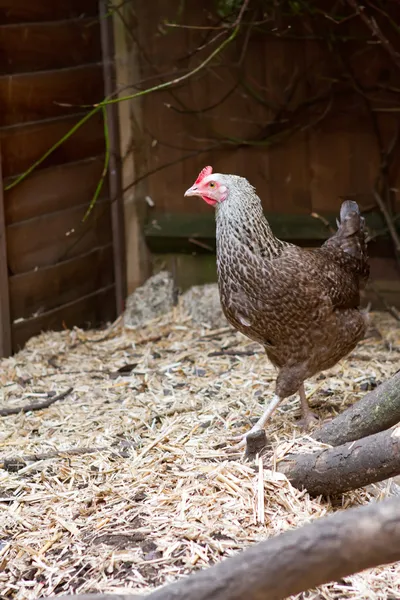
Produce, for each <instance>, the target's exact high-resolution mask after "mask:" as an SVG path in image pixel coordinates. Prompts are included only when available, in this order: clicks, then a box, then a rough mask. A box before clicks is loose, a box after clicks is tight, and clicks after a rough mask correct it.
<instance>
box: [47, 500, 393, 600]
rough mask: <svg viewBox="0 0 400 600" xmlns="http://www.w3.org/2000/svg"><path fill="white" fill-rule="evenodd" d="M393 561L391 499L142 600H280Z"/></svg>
mask: <svg viewBox="0 0 400 600" xmlns="http://www.w3.org/2000/svg"><path fill="white" fill-rule="evenodd" d="M397 560H400V500H399V499H397V498H396V499H391V500H385V501H383V502H379V503H376V504H370V505H368V506H363V507H361V508H360V507H359V508H352V509H349V510H346V511H342V512H338V513H336V514H334V515H331V516H329V517H325V518H323V519H319V520H317V521H314V522H313V523H310V524H307V525H305V526H303V527H301V528H299V529H296V530H294V531H288V532H285V533H283V534H281V535H278V536H276V537H274V538H271V539H269V540H266V541H265V542H261V543H259V544H255V545H253V546H252V547H251V548H249V549H248V550H245V551H244V552H241V553H239V554H237V555H236V556H234V557H232V558H228V559H226V560H223V561H222V562H220V563H219V564H218V565H216V566H213V567H211V568H209V569H204V570H203V571H199V572H198V573H195V574H194V575H190V576H189V577H186V578H184V579H182V580H180V581H178V582H176V583H172V584H170V585H167V586H165V587H163V588H161V589H159V590H156V591H155V592H153V593H151V594H149V595H146V596H145V597H146V600H187V599H188V598H190V600H243V598H246V600H282V599H283V598H287V597H288V596H291V595H293V594H298V593H300V592H303V591H306V590H308V589H310V588H314V587H316V586H319V585H322V584H324V583H328V582H330V581H337V580H338V579H341V578H342V577H346V576H348V575H351V574H354V573H358V572H359V571H362V570H364V569H367V568H370V567H377V566H380V565H385V564H388V563H391V562H394V561H397ZM140 598H144V596H132V595H128V594H126V595H125V594H117V595H114V594H113V595H110V594H85V595H83V596H79V595H78V596H63V600H139V599H140ZM51 600H54V597H53V598H52V599H51Z"/></svg>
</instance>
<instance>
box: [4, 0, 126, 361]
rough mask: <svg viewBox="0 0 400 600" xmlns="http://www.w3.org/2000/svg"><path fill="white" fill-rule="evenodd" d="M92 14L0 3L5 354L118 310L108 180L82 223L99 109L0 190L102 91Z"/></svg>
mask: <svg viewBox="0 0 400 600" xmlns="http://www.w3.org/2000/svg"><path fill="white" fill-rule="evenodd" d="M100 23H101V20H100V19H99V5H98V2H97V0H53V1H52V2H47V1H46V0H35V1H34V2H33V1H32V0H0V57H1V60H0V107H1V110H0V144H1V164H2V176H3V187H4V188H5V191H4V203H2V204H3V206H2V210H3V219H2V221H1V222H0V225H1V226H2V230H1V236H2V240H3V242H4V243H3V245H2V247H0V250H1V251H2V253H1V256H0V260H1V270H0V273H1V274H2V279H1V325H2V348H1V354H3V355H6V354H9V353H10V351H11V350H13V351H15V350H17V349H18V348H20V347H21V346H23V344H24V343H25V341H26V340H27V339H28V338H29V337H31V336H32V335H34V334H37V333H40V331H42V330H45V329H59V328H61V327H72V326H74V325H85V324H88V323H90V324H92V325H94V324H98V323H100V322H104V321H107V320H109V319H112V318H114V317H115V315H116V300H115V295H116V291H115V274H114V271H115V269H114V262H115V252H114V251H113V248H114V247H115V235H116V234H115V232H114V234H115V235H114V236H113V229H112V222H113V215H112V209H111V204H110V197H109V195H110V194H109V187H108V180H107V178H106V180H105V182H104V188H103V190H102V193H101V195H100V198H99V200H98V202H97V203H96V205H95V207H94V209H93V211H92V213H91V214H90V215H89V217H88V219H87V220H86V221H84V222H83V217H84V215H85V212H86V210H87V208H88V206H89V203H90V201H91V199H92V197H93V194H94V191H95V189H96V186H97V184H98V182H99V180H100V178H101V175H102V171H103V166H104V151H105V148H104V124H103V117H102V114H101V111H100V112H99V113H97V114H96V115H95V116H93V117H92V118H91V119H90V120H88V121H87V122H86V123H85V124H84V125H82V126H81V127H80V128H79V129H78V130H77V131H76V133H75V134H74V135H73V136H72V137H70V138H69V139H68V140H67V141H65V143H63V144H62V145H60V146H59V147H58V148H57V149H56V150H55V151H54V152H52V153H51V154H50V155H49V156H48V157H47V158H46V160H45V161H44V162H43V163H41V164H40V165H39V167H38V168H37V169H36V170H35V171H34V172H33V173H32V174H30V175H29V176H28V177H27V178H26V179H24V180H23V181H22V182H21V183H18V184H17V185H16V186H15V187H12V188H10V189H9V190H7V187H8V186H9V185H10V184H12V183H13V182H14V181H15V179H16V178H17V177H18V176H19V175H20V174H21V173H24V172H25V171H26V170H27V169H29V168H30V167H31V166H32V165H33V164H34V163H35V161H37V160H39V159H40V158H41V157H42V156H43V155H44V154H45V153H46V152H47V151H48V150H49V148H51V147H52V146H53V145H54V144H55V143H57V142H58V141H59V140H60V139H61V138H62V137H63V136H64V135H65V134H66V133H67V132H68V131H69V130H70V129H71V127H73V126H74V125H75V124H76V123H77V122H78V121H79V120H80V118H81V117H82V116H84V114H85V112H86V111H87V109H86V108H84V105H91V104H93V103H96V102H98V101H99V100H101V99H102V98H103V97H104V89H105V85H104V77H105V75H107V71H106V68H108V67H109V65H106V66H105V62H104V60H103V54H102V34H101V26H100ZM103 48H104V34H103ZM114 187H115V186H114ZM114 220H115V219H114ZM8 298H9V302H8Z"/></svg>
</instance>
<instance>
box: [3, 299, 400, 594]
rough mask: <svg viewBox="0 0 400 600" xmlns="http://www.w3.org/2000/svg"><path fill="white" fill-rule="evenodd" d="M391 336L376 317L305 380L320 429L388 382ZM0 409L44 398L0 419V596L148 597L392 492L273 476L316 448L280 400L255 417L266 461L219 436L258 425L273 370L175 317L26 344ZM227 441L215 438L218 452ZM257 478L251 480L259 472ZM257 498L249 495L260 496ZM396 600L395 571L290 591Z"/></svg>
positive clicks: (7, 364) (394, 347) (393, 354)
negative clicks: (329, 491)
mask: <svg viewBox="0 0 400 600" xmlns="http://www.w3.org/2000/svg"><path fill="white" fill-rule="evenodd" d="M399 342H400V328H399V325H398V324H397V323H396V321H395V320H394V319H393V318H392V317H390V316H389V315H387V314H374V315H372V327H371V330H370V331H369V333H368V336H367V337H366V339H365V340H364V341H363V342H362V343H360V344H359V346H358V347H357V349H356V350H355V351H354V352H353V353H352V354H351V355H350V356H349V357H348V358H347V359H346V360H343V361H342V362H341V363H340V364H338V365H337V366H336V367H335V368H334V369H331V370H330V371H328V372H326V373H324V374H321V375H319V376H318V377H316V378H315V379H313V380H310V381H308V382H307V383H306V392H307V394H308V396H309V398H310V399H311V404H312V407H313V409H314V411H315V412H316V413H317V414H318V416H319V418H320V420H321V421H322V420H324V419H327V418H330V417H331V416H332V415H334V414H337V413H338V412H340V411H341V410H343V409H344V408H345V407H346V406H348V405H350V404H351V403H353V402H354V401H356V400H357V399H359V398H361V397H362V396H363V394H365V392H366V391H367V390H368V389H371V388H372V387H374V386H376V385H378V384H379V383H380V382H381V381H384V380H385V379H387V378H389V377H390V376H391V375H392V374H393V373H394V372H395V371H396V370H397V369H398V367H399V363H400V353H399V352H400V344H399ZM0 377H1V384H2V386H1V407H19V406H22V405H26V404H32V403H37V402H42V401H49V400H51V399H54V396H56V395H58V394H60V393H63V392H66V391H68V390H69V388H72V390H71V391H70V392H69V393H68V394H67V395H66V396H65V397H64V398H62V399H60V400H58V401H55V402H54V403H52V404H51V405H50V406H48V407H47V408H43V409H41V410H30V411H27V412H25V413H23V412H19V413H18V414H15V415H10V416H3V417H1V418H0V448H1V452H0V467H1V469H0V590H1V591H0V595H1V597H2V598H4V599H5V598H7V599H9V598H10V599H11V598H12V599H15V600H25V599H27V600H33V599H36V598H38V597H40V596H48V595H52V594H65V593H84V592H95V591H102V592H117V591H122V590H124V591H127V590H129V591H131V592H132V591H140V592H141V593H143V592H148V591H151V590H152V589H154V588H155V587H157V586H160V585H162V584H164V583H168V582H171V581H173V580H175V579H177V578H179V577H183V576H186V575H187V574H189V573H191V572H193V571H194V570H196V569H203V568H206V567H208V566H210V565H212V564H215V563H216V562H218V561H219V560H221V559H222V558H224V557H227V556H230V555H232V554H234V553H236V552H238V551H239V550H241V549H243V548H245V547H247V546H249V545H250V544H253V543H255V542H258V541H260V540H264V539H266V538H268V537H270V536H273V535H277V534H279V533H281V532H283V531H285V530H287V529H291V528H295V527H297V526H300V525H302V524H304V523H307V522H309V521H310V520H312V519H315V518H320V517H322V516H324V515H326V514H328V513H330V512H332V511H335V510H339V509H342V508H346V507H349V506H355V505H360V504H365V503H367V502H369V501H371V500H376V499H381V498H383V497H385V496H387V495H390V494H393V493H397V491H398V488H397V486H396V485H395V484H394V483H393V481H388V482H385V483H384V484H380V485H376V486H369V487H368V488H367V489H362V490H358V491H356V492H352V493H348V494H345V495H343V496H340V497H338V498H334V499H330V500H326V499H323V498H310V496H309V495H308V494H307V493H305V492H300V491H298V490H296V489H295V488H293V487H292V486H291V485H290V484H289V482H288V481H287V480H286V478H285V477H284V476H283V475H281V474H280V473H279V472H277V471H276V464H277V463H279V460H281V459H282V458H283V457H284V456H285V454H287V453H288V452H290V451H291V450H293V448H294V447H296V448H297V449H298V448H300V447H307V448H311V447H313V445H316V442H314V441H313V440H312V439H311V438H310V437H308V436H304V435H303V434H302V432H301V431H300V429H299V427H298V424H297V421H298V419H299V414H300V410H299V401H298V398H297V397H293V398H290V399H288V400H287V401H286V402H285V403H284V404H283V405H282V406H281V408H279V409H278V411H277V413H276V415H275V416H274V418H273V419H272V421H271V422H270V424H269V426H268V430H267V435H268V439H269V440H270V442H271V444H272V448H273V451H274V452H273V458H272V459H271V465H270V468H268V465H267V466H265V467H264V469H263V471H262V472H261V475H260V472H259V468H258V467H257V466H256V465H254V464H252V463H245V462H243V460H242V456H241V454H238V453H237V452H234V451H233V450H230V449H229V447H227V443H228V442H229V440H230V438H232V437H233V436H237V435H238V434H240V433H243V432H245V431H246V430H247V429H248V428H249V426H250V425H251V423H252V422H254V420H255V419H256V418H257V417H258V416H260V414H261V412H262V409H263V404H264V403H265V402H266V401H267V400H268V399H269V398H270V396H271V394H272V393H273V389H274V381H275V371H274V369H273V367H272V366H271V365H270V364H269V363H268V361H267V359H266V357H265V355H264V354H263V352H262V350H261V348H260V347H259V346H258V345H257V344H254V343H251V342H249V341H248V340H246V339H245V338H244V337H243V336H242V335H240V334H238V333H236V332H234V331H233V330H232V329H230V328H229V327H224V328H221V329H220V330H210V329H206V328H204V327H202V326H201V325H195V324H193V323H192V321H191V320H190V319H189V318H188V317H187V316H186V315H185V314H184V313H183V312H180V309H178V308H177V309H174V310H173V311H172V312H171V313H169V314H168V315H165V316H164V317H161V318H159V319H158V320H154V321H152V322H151V323H148V324H147V325H146V326H145V327H142V328H140V329H137V330H131V329H126V328H124V327H123V326H122V324H121V323H119V324H118V323H117V324H115V325H114V326H113V327H111V328H110V329H109V330H107V331H89V332H83V331H81V330H78V329H75V330H72V331H64V332H61V333H46V334H42V335H41V336H39V337H37V338H34V339H32V340H31V341H30V342H29V343H28V345H27V347H26V348H25V349H24V350H23V351H22V352H20V353H19V354H17V355H15V356H13V357H11V358H8V359H4V360H2V361H1V371H0ZM228 446H229V443H228ZM260 477H261V479H260ZM260 489H261V494H263V497H262V501H261V502H260V497H259V496H260ZM301 597H302V598H309V599H314V600H316V599H333V598H335V599H336V598H344V599H347V598H357V599H360V598H370V599H378V598H379V599H382V600H383V599H386V600H388V599H389V598H400V564H394V565H392V566H388V567H385V568H378V569H372V570H369V571H366V572H365V573H363V574H361V575H356V576H353V577H347V578H346V579H345V580H343V581H340V582H337V583H334V584H329V585H325V586H323V587H321V588H319V589H318V590H313V591H310V592H307V593H305V594H303V595H302V596H301Z"/></svg>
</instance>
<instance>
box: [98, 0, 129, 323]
mask: <svg viewBox="0 0 400 600" xmlns="http://www.w3.org/2000/svg"><path fill="white" fill-rule="evenodd" d="M99 12H100V24H101V42H102V52H103V72H104V92H105V96H106V97H110V96H112V95H115V91H116V81H115V68H114V33H113V20H112V18H111V17H109V15H108V6H107V1H106V0H100V11H99ZM106 110H107V120H108V130H109V140H110V164H109V175H108V176H109V182H110V195H111V202H112V204H111V226H112V234H113V247H114V275H115V294H116V307H117V313H118V314H121V313H122V312H123V311H124V309H125V299H126V251H125V224H124V204H123V192H122V179H121V177H122V161H121V155H120V137H119V123H118V109H117V107H116V105H115V104H111V105H109V106H107V109H106Z"/></svg>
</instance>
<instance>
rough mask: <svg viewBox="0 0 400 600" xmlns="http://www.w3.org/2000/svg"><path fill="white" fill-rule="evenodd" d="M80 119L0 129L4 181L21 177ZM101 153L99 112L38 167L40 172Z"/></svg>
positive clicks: (55, 120) (102, 140)
mask: <svg viewBox="0 0 400 600" xmlns="http://www.w3.org/2000/svg"><path fill="white" fill-rule="evenodd" d="M82 116H83V115H76V116H72V117H65V118H63V119H51V120H49V121H42V122H39V123H32V124H28V125H18V126H13V127H6V128H3V129H0V143H1V147H2V149H3V175H4V177H10V176H12V175H18V174H19V173H23V172H24V171H25V170H26V169H28V168H29V167H30V166H31V165H32V164H33V163H34V162H35V161H36V160H38V159H39V158H40V157H41V156H43V154H44V153H45V152H47V150H49V148H51V147H52V146H53V144H55V143H57V142H58V141H59V140H60V139H62V137H63V136H64V135H65V134H66V133H68V131H69V130H70V129H71V128H72V127H73V126H74V125H75V124H76V123H78V121H79V120H80V118H81V117H82ZM103 151H104V127H103V118H102V115H101V112H98V113H96V114H95V115H94V116H93V117H91V119H90V120H89V121H87V122H86V123H85V124H84V125H82V126H81V127H80V128H79V129H78V130H77V131H76V132H75V133H74V135H73V136H72V137H70V138H69V139H68V140H66V141H65V142H64V143H63V144H62V145H61V146H59V147H58V148H57V149H56V150H55V151H54V152H53V153H52V154H51V155H50V156H49V157H48V158H47V159H46V161H45V162H43V163H42V164H41V168H44V167H49V166H53V165H60V164H64V163H68V162H72V161H76V160H81V159H84V158H88V157H90V156H97V155H98V154H100V153H102V152H103Z"/></svg>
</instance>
